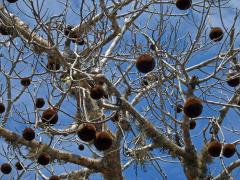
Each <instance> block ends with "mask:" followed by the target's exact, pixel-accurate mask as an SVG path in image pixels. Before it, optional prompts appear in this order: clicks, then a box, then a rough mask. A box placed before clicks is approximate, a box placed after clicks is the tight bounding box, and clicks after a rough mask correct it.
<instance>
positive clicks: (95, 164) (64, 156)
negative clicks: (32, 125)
mask: <svg viewBox="0 0 240 180" xmlns="http://www.w3.org/2000/svg"><path fill="white" fill-rule="evenodd" d="M0 136H1V137H3V138H5V140H6V141H8V142H10V143H12V144H17V145H23V146H26V147H29V148H30V149H31V151H36V150H38V152H40V151H44V152H47V153H48V154H49V155H50V156H51V158H52V160H54V159H58V160H62V161H66V162H70V163H74V164H78V165H81V166H84V167H87V168H89V169H93V170H96V171H99V170H100V167H101V164H100V160H95V159H90V158H86V157H81V156H79V155H75V154H71V153H68V152H65V151H61V150H57V149H53V148H51V147H49V146H47V145H46V144H42V143H39V142H37V141H35V140H32V141H30V142H29V141H26V140H24V139H23V138H22V137H21V136H20V135H18V134H16V133H14V132H11V131H9V130H6V129H4V128H2V127H0Z"/></svg>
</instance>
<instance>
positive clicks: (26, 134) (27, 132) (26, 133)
mask: <svg viewBox="0 0 240 180" xmlns="http://www.w3.org/2000/svg"><path fill="white" fill-rule="evenodd" d="M22 136H23V138H24V139H25V140H26V141H31V140H33V139H34V138H35V132H34V130H33V129H31V128H25V129H24V130H23V133H22Z"/></svg>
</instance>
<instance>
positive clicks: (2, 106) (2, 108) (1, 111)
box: [0, 103, 5, 114]
mask: <svg viewBox="0 0 240 180" xmlns="http://www.w3.org/2000/svg"><path fill="white" fill-rule="evenodd" d="M4 112H5V106H4V104H3V103H0V114H2V113H4Z"/></svg>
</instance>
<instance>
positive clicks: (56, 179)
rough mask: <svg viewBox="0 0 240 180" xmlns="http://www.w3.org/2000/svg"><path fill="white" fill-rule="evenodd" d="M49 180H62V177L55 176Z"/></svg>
mask: <svg viewBox="0 0 240 180" xmlns="http://www.w3.org/2000/svg"><path fill="white" fill-rule="evenodd" d="M49 180H60V177H58V176H55V175H53V176H51V177H49Z"/></svg>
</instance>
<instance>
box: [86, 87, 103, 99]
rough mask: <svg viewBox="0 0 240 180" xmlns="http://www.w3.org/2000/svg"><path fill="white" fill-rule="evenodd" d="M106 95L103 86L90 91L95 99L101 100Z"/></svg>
mask: <svg viewBox="0 0 240 180" xmlns="http://www.w3.org/2000/svg"><path fill="white" fill-rule="evenodd" d="M104 95H105V91H104V89H103V87H102V86H101V85H96V86H94V87H93V88H92V89H91V90H90V96H91V98H93V99H96V100H98V99H101V98H102V97H103V96H104Z"/></svg>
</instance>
